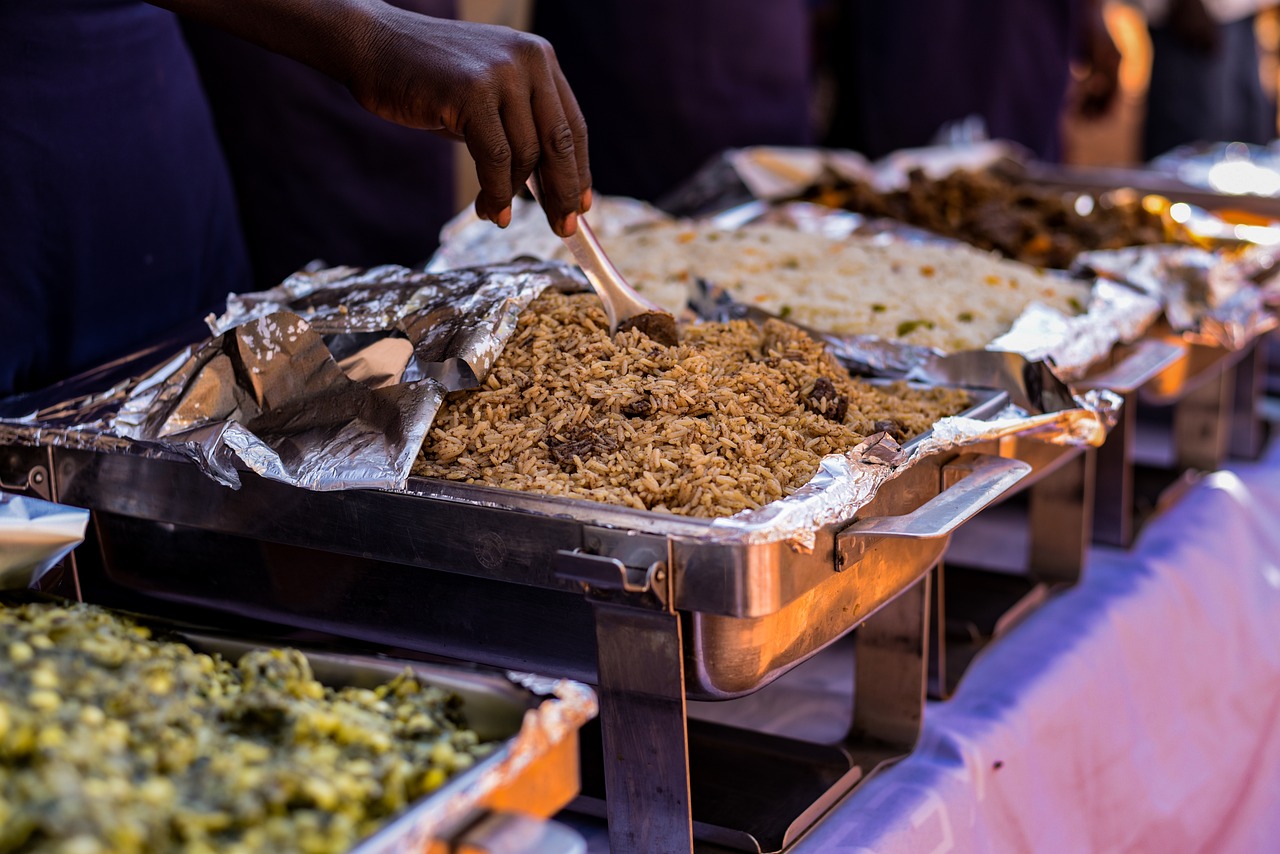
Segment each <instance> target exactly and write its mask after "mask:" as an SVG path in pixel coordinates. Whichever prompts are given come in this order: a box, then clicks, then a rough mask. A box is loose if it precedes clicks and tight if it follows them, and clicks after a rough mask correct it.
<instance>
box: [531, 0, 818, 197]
mask: <svg viewBox="0 0 1280 854" xmlns="http://www.w3.org/2000/svg"><path fill="white" fill-rule="evenodd" d="M810 5H811V4H810V2H809V0H648V2H644V3H632V2H621V0H601V2H592V3H566V2H554V0H543V2H538V3H536V4H535V6H534V12H533V25H532V29H533V31H534V32H536V33H538V34H539V35H541V36H544V37H545V38H547V39H548V40H550V41H551V43H552V44H555V45H556V46H557V52H558V55H559V59H560V67H561V68H562V69H563V70H564V74H565V78H566V79H567V80H568V81H569V83H570V84H571V85H572V86H573V91H574V93H575V94H576V95H577V98H578V103H579V104H580V105H581V107H582V113H583V115H584V116H585V117H586V120H587V123H588V124H589V125H590V127H591V138H592V145H593V152H594V159H593V161H592V176H593V178H594V179H595V185H596V186H597V187H598V188H599V189H600V191H601V192H604V193H612V194H617V195H625V196H633V197H636V198H640V199H646V200H649V201H655V200H657V199H659V198H660V197H662V196H663V195H665V194H666V193H667V192H669V191H670V190H672V189H674V188H675V187H676V186H678V185H679V184H680V183H681V182H683V181H684V180H685V179H686V178H688V177H689V176H691V175H692V174H693V173H694V172H695V171H697V170H698V168H700V167H701V166H702V165H703V164H704V163H706V161H707V160H708V159H709V158H711V157H712V156H713V155H715V154H718V153H719V152H721V151H723V150H724V149H726V148H737V147H741V146H746V145H770V144H771V145H809V144H811V143H812V142H813V141H814V139H813V131H812V121H811V119H810V110H809V103H810V92H811V78H812V68H811V66H812V61H811V56H812V52H811V50H810V32H809V14H810Z"/></svg>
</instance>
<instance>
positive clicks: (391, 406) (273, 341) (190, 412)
mask: <svg viewBox="0 0 1280 854" xmlns="http://www.w3.org/2000/svg"><path fill="white" fill-rule="evenodd" d="M553 285H561V286H565V287H567V288H568V289H571V290H576V289H578V287H579V286H578V283H577V280H576V279H575V278H574V277H573V275H572V271H571V269H570V268H568V267H565V266H564V265H559V264H519V265H506V266H491V267H486V268H476V269H470V270H460V271H454V272H450V273H445V274H438V275H432V274H426V273H421V272H414V271H412V270H408V269H405V268H403V267H378V268H374V269H371V270H368V271H359V270H354V269H350V268H335V269H332V270H325V271H321V272H319V273H314V274H309V273H308V274H298V275H295V276H292V277H290V278H289V279H288V280H286V281H285V282H284V283H283V284H282V285H280V286H279V287H277V288H273V289H272V290H270V291H265V292H262V293H258V294H246V295H244V296H236V297H232V298H231V299H230V300H229V301H228V308H227V312H226V314H224V315H223V316H222V317H220V318H216V319H214V318H211V319H210V328H211V330H212V331H213V332H214V337H213V338H211V339H209V340H207V341H205V342H203V343H201V344H197V345H194V346H192V347H189V348H187V349H185V350H184V351H182V352H180V353H179V354H177V355H176V356H175V357H174V358H172V359H170V360H169V361H167V362H165V363H164V364H162V365H160V366H159V367H157V368H155V369H153V370H152V371H150V372H148V373H146V374H144V375H143V376H141V377H138V378H136V379H133V380H130V381H127V382H125V383H122V384H120V385H118V386H116V387H115V388H112V389H110V390H108V391H107V392H104V393H101V394H97V395H91V396H89V397H87V398H79V399H77V400H73V401H68V402H67V403H65V404H61V405H57V406H54V407H50V408H47V409H45V410H41V411H39V412H36V413H34V414H32V415H29V416H27V417H25V418H22V419H18V420H16V421H15V420H9V421H7V422H5V423H3V424H0V428H2V434H3V435H0V438H3V439H4V440H5V441H17V442H24V443H31V444H42V445H68V446H73V447H78V448H92V449H101V450H107V451H117V450H121V449H122V447H123V446H127V444H128V442H130V441H131V442H133V443H137V445H138V446H139V447H141V448H142V449H143V450H144V451H145V450H146V449H151V450H158V451H168V452H176V453H179V454H183V455H185V456H187V457H189V458H191V459H192V460H194V461H195V462H196V463H197V464H198V465H200V467H201V468H202V469H203V470H204V471H205V472H206V473H207V474H209V475H210V476H211V477H213V478H214V479H215V480H218V481H219V482H221V483H223V484H226V485H228V486H233V487H234V486H238V485H239V482H240V480H239V475H238V473H237V466H239V465H243V466H245V467H247V468H249V469H251V470H253V471H255V472H257V473H258V474H260V475H261V476H263V477H266V478H270V479H272V480H279V481H282V482H284V483H289V484H292V485H294V486H301V487H305V488H308V489H314V490H334V489H350V488H356V487H386V488H399V487H402V486H403V485H404V483H405V481H406V479H407V478H408V476H409V470H410V468H411V466H412V464H413V460H414V457H415V456H416V455H417V453H418V450H419V448H420V447H421V445H422V440H423V438H424V437H425V435H426V432H427V429H428V428H429V427H430V425H431V421H432V419H433V418H434V417H435V413H436V411H437V410H438V409H439V407H440V404H441V403H442V401H443V400H444V396H445V394H446V393H447V392H449V391H454V390H457V389H462V388H469V387H473V386H475V385H476V384H477V383H478V382H479V381H480V380H481V379H483V378H484V376H485V375H486V374H487V372H488V370H489V368H490V367H491V366H492V364H493V361H494V360H495V359H496V358H497V356H498V354H500V353H501V351H502V347H503V346H504V344H505V343H506V340H507V338H508V337H509V336H510V334H511V332H512V331H513V330H514V328H515V323H516V318H517V316H518V315H519V313H520V312H521V311H522V310H523V309H524V308H525V306H527V305H528V304H529V303H530V302H532V300H533V299H534V298H535V297H536V296H537V295H538V294H540V293H541V292H542V291H543V290H544V289H546V288H547V287H551V286H553Z"/></svg>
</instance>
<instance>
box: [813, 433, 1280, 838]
mask: <svg viewBox="0 0 1280 854" xmlns="http://www.w3.org/2000/svg"><path fill="white" fill-rule="evenodd" d="M795 850H796V851H797V852H804V854H814V853H815V852H827V854H836V852H839V854H854V852H859V854H864V852H875V854H889V852H945V851H965V852H969V851H974V852H985V851H993V852H995V851H1054V852H1056V851H1064V852H1066V851H1070V852H1087V851H1107V852H1112V851H1152V852H1182V851H1205V852H1263V851H1280V447H1276V446H1273V447H1272V448H1271V450H1270V451H1269V453H1268V456H1267V457H1266V458H1265V459H1264V460H1263V461H1262V462H1261V463H1259V464H1256V465H1241V466H1236V467H1234V468H1233V469H1232V470H1230V471H1224V472H1218V473H1216V474H1213V475H1210V476H1208V477H1206V478H1204V480H1202V481H1201V482H1200V483H1199V484H1197V485H1196V486H1195V487H1194V489H1193V490H1192V491H1191V492H1190V493H1189V494H1187V495H1186V496H1184V498H1183V500H1182V501H1181V502H1179V503H1178V504H1177V505H1176V506H1175V507H1174V508H1172V509H1171V510H1170V511H1169V512H1168V513H1167V514H1166V515H1164V516H1161V517H1159V518H1157V519H1156V520H1155V521H1154V522H1153V523H1152V524H1151V525H1150V526H1149V527H1148V528H1147V529H1146V530H1145V531H1144V532H1143V535H1142V537H1141V538H1140V540H1139V542H1138V544H1137V547H1136V548H1135V549H1134V550H1133V551H1131V552H1128V553H1125V552H1119V551H1110V550H1102V549H1098V550H1095V551H1094V552H1093V553H1092V555H1091V557H1090V562H1089V566H1088V569H1087V572H1086V577H1085V579H1084V581H1083V582H1082V583H1081V584H1080V585H1079V586H1077V587H1076V588H1074V589H1072V590H1070V591H1067V592H1065V593H1063V594H1062V595H1061V596H1058V597H1056V598H1055V599H1054V600H1052V601H1051V602H1049V603H1048V604H1047V605H1046V606H1045V607H1043V608H1041V609H1040V610H1039V611H1037V612H1036V613H1035V614H1033V615H1032V616H1031V617H1030V618H1028V619H1027V620H1026V621H1025V622H1024V623H1023V624H1022V625H1020V626H1018V627H1017V628H1015V629H1014V631H1013V632H1012V633H1011V634H1010V635H1009V636H1007V637H1006V638H1004V639H1003V640H1002V642H1001V643H999V644H998V645H997V646H994V647H992V648H990V649H989V650H988V651H987V653H986V654H985V655H984V656H983V657H981V658H980V659H979V660H978V661H977V662H975V664H974V666H973V668H972V669H971V670H970V672H969V673H968V674H967V675H966V677H965V680H964V682H963V683H962V684H961V686H960V689H959V691H958V692H957V693H956V695H955V697H953V698H952V699H951V700H950V701H948V702H945V703H932V704H930V705H929V707H928V710H927V713H926V722H925V731H924V735H923V739H922V741H921V744H920V747H919V748H918V749H917V751H916V752H915V753H914V754H913V755H912V756H911V757H910V758H908V759H907V760H905V761H903V762H902V763H900V764H899V765H897V766H895V767H893V768H891V769H889V770H887V771H886V772H884V773H883V774H881V775H878V776H876V777H873V778H872V779H871V780H869V781H868V782H867V783H866V784H865V785H863V786H862V787H861V788H859V789H858V790H857V791H855V792H854V793H853V794H852V795H851V796H850V797H849V798H847V799H846V800H845V801H844V802H843V803H841V804H840V805H839V806H838V807H837V808H836V809H835V810H834V811H833V812H832V813H831V814H829V815H828V816H827V817H826V818H825V819H824V820H823V822H822V823H821V824H820V825H819V826H818V827H817V828H816V829H815V830H814V831H813V832H812V833H810V834H809V835H808V836H807V837H806V838H805V839H804V840H802V842H801V843H800V844H799V845H798V846H797V847H796V849H795Z"/></svg>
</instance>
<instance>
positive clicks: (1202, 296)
mask: <svg viewBox="0 0 1280 854" xmlns="http://www.w3.org/2000/svg"><path fill="white" fill-rule="evenodd" d="M1270 251H1274V250H1270ZM1259 261H1260V256H1259V255H1258V254H1253V255H1248V254H1247V255H1245V256H1244V257H1243V258H1237V257H1234V256H1231V255H1228V254H1224V253H1221V252H1209V251H1207V250H1204V249H1199V248H1196V247H1192V246H1138V247H1130V248H1128V249H1115V250H1110V251H1099V252H1085V253H1082V254H1081V255H1080V257H1079V259H1078V261H1077V264H1078V265H1079V267H1080V269H1081V270H1083V271H1088V272H1090V273H1094V274H1096V275H1098V276H1101V277H1105V278H1107V279H1110V280H1112V281H1114V282H1119V283H1121V284H1122V285H1124V286H1127V287H1129V288H1131V289H1133V290H1135V291H1136V292H1138V293H1140V294H1143V295H1145V296H1146V297H1148V298H1150V299H1152V300H1155V301H1157V302H1159V304H1160V307H1161V309H1162V310H1163V311H1164V315H1165V319H1166V320H1167V321H1168V323H1169V326H1170V327H1171V328H1172V329H1173V330H1174V331H1175V332H1180V333H1183V334H1184V337H1186V338H1187V339H1188V340H1192V341H1195V342H1197V343H1203V344H1208V345H1210V346H1217V347H1225V348H1226V349H1228V350H1239V349H1242V348H1244V347H1245V346H1247V345H1248V344H1250V343H1251V342H1252V341H1254V340H1255V339H1256V338H1257V337H1258V336H1259V335H1261V334H1263V333H1265V332H1267V331H1269V330H1271V329H1274V328H1275V327H1276V324H1277V321H1276V317H1275V315H1274V314H1273V313H1272V312H1271V311H1270V310H1269V308H1268V305H1267V292H1266V290H1265V289H1264V288H1260V287H1258V286H1257V284H1256V282H1255V281H1254V280H1253V278H1252V277H1253V275H1254V273H1255V270H1256V265H1257V264H1259Z"/></svg>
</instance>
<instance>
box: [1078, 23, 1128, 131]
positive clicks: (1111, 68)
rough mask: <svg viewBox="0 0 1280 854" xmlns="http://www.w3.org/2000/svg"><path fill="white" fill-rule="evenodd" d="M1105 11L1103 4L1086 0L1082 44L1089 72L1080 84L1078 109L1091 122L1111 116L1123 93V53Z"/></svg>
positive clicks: (1085, 64)
mask: <svg viewBox="0 0 1280 854" xmlns="http://www.w3.org/2000/svg"><path fill="white" fill-rule="evenodd" d="M1102 7H1103V2H1102V0H1086V2H1085V4H1084V14H1083V15H1082V20H1081V26H1082V28H1083V32H1082V33H1081V38H1080V42H1081V48H1082V51H1081V52H1082V54H1083V57H1082V61H1083V64H1084V66H1085V69H1086V70H1085V76H1084V78H1083V79H1082V80H1081V81H1080V100H1079V104H1078V109H1079V111H1080V113H1081V115H1083V116H1085V117H1089V118H1096V117H1098V116H1102V115H1105V114H1106V113H1107V112H1109V111H1110V109H1111V105H1112V104H1113V103H1114V102H1115V99H1116V94H1117V93H1118V92H1119V90H1120V50H1119V49H1118V48H1117V47H1116V43H1115V41H1114V40H1113V39H1112V38H1111V31H1110V30H1108V29H1107V22H1106V19H1105V18H1104V17H1103V14H1102Z"/></svg>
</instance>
